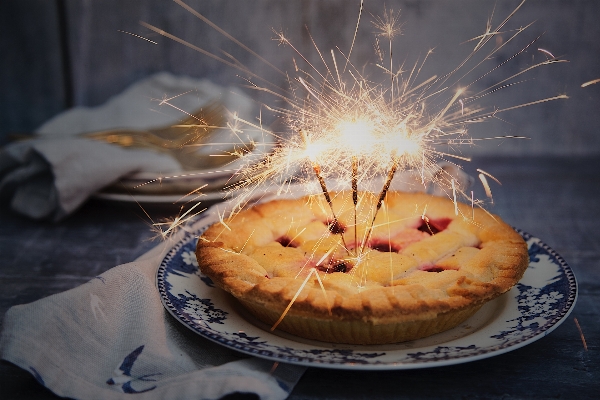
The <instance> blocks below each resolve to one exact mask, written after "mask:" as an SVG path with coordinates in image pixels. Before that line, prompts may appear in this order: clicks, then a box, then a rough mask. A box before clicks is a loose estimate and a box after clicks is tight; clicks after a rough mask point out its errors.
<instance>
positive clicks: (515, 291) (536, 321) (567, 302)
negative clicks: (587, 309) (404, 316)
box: [157, 227, 577, 370]
mask: <svg viewBox="0 0 600 400" xmlns="http://www.w3.org/2000/svg"><path fill="white" fill-rule="evenodd" d="M204 229H206V227H205V228H204ZM204 229H202V230H200V231H198V232H195V233H193V234H188V235H187V236H185V237H184V238H183V239H182V240H181V241H180V242H179V243H177V244H176V245H175V246H174V247H173V248H172V249H171V250H170V251H169V253H168V254H167V255H166V256H165V258H164V260H163V262H162V263H161V265H160V267H159V269H158V274H157V285H158V290H159V292H160V295H161V298H162V301H163V304H164V306H165V308H166V309H167V310H168V311H169V312H170V313H171V314H172V315H173V316H174V317H175V318H176V319H177V320H178V321H179V322H181V323H182V324H184V325H185V326H186V327H188V328H190V329H191V330H193V331H194V332H196V333H198V334H199V335H201V336H204V337H205V338H207V339H210V340H212V341H214V342H216V343H218V344H220V345H222V346H225V347H228V348H230V349H233V350H236V351H240V352H242V353H246V354H250V355H253V356H256V357H261V358H266V359H270V360H274V361H281V362H286V363H291V364H300V365H306V366H312V367H323V368H339V369H356V370H384V369H412V368H426V367H437V366H443V365H451V364H459V363H464V362H467V361H474V360H479V359H482V358H487V357H492V356H495V355H499V354H502V353H506V352H508V351H511V350H515V349H518V348H519V347H523V346H525V345H527V344H529V343H532V342H534V341H536V340H538V339H540V338H542V337H544V336H545V335H547V334H548V333H550V332H551V331H552V330H554V329H556V327H558V325H560V324H561V323H562V322H563V321H564V320H565V319H566V318H567V316H568V315H569V314H570V312H571V310H572V309H573V306H574V305H575V301H576V298H577V282H576V280H575V275H574V274H573V271H572V270H571V268H570V267H569V266H568V265H567V264H566V262H565V261H564V260H563V259H562V257H561V256H560V255H558V254H557V253H556V252H555V251H554V250H552V249H551V248H550V247H548V246H547V245H546V244H545V243H543V242H542V241H540V240H539V239H537V238H534V237H532V236H531V235H529V234H527V233H525V232H520V231H519V233H520V234H521V235H522V236H523V238H524V239H525V240H526V241H527V244H528V246H529V257H530V264H529V268H528V269H527V271H526V272H525V275H524V276H523V279H521V281H520V282H519V283H518V284H517V285H516V286H515V287H513V288H512V289H511V290H510V291H509V292H507V293H505V294H504V295H502V296H500V297H499V298H497V299H496V300H494V301H491V302H489V303H487V304H486V305H484V306H483V307H482V309H481V310H480V311H479V312H477V313H476V314H475V315H474V316H473V317H471V318H469V319H468V320H467V321H465V322H464V323H462V324H461V325H459V326H457V327H456V328H454V329H451V330H449V331H446V332H442V333H439V334H437V335H434V336H430V337H428V338H424V339H419V340H415V341H412V342H406V343H400V344H392V345H377V346H357V345H343V344H331V343H324V342H317V341H310V340H305V339H302V338H298V337H296V336H293V335H289V334H286V333H285V332H277V331H275V332H274V333H272V332H269V330H268V327H266V326H264V325H263V324H262V323H261V322H259V321H257V320H256V319H254V318H253V317H252V316H250V315H248V314H247V313H245V312H244V310H243V309H242V308H241V307H240V306H239V305H238V304H237V303H236V301H235V300H234V299H233V298H232V297H231V296H230V295H229V294H228V293H226V292H224V291H223V290H221V289H219V288H217V287H215V286H214V285H213V283H212V281H211V280H210V278H208V277H206V276H204V275H202V273H201V272H200V271H199V269H198V265H197V261H196V257H195V255H194V250H195V247H196V241H197V237H198V235H199V234H200V233H201V232H202V231H203V230H204Z"/></svg>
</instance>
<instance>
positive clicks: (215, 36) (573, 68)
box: [0, 0, 600, 156]
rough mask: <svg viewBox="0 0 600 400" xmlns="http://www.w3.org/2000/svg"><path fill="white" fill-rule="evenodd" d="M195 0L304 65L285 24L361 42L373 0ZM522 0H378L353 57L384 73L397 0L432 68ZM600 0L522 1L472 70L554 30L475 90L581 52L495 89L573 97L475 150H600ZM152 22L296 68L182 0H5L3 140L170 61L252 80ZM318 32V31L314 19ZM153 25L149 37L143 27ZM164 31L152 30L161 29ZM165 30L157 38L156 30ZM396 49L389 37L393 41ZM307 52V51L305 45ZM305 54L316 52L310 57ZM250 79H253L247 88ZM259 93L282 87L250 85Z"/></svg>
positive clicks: (500, 103)
mask: <svg viewBox="0 0 600 400" xmlns="http://www.w3.org/2000/svg"><path fill="white" fill-rule="evenodd" d="M186 4H187V5H189V6H190V7H191V8H193V9H194V10H196V11H197V12H199V13H201V14H202V15H203V16H205V17H206V18H208V19H209V20H211V21H213V22H214V23H216V24H217V25H218V26H220V27H221V28H222V29H223V30H225V31H227V32H228V33H230V34H231V35H232V36H234V37H235V38H237V39H239V40H240V41H241V42H243V43H244V44H246V45H247V46H248V47H249V48H251V49H252V50H254V51H256V52H257V53H258V54H260V55H261V56H263V57H265V58H266V59H267V60H269V62H271V63H272V64H273V65H274V66H276V67H277V68H279V69H281V70H283V71H289V72H291V73H293V72H294V64H293V61H292V59H293V57H294V54H293V52H292V51H291V49H290V48H289V47H287V46H280V45H279V43H278V42H277V41H276V40H274V38H275V37H276V34H275V33H274V32H273V29H274V30H275V31H280V30H283V31H284V32H285V33H286V35H287V36H288V37H289V39H290V40H291V41H292V43H293V44H294V45H295V46H296V47H297V48H298V50H299V51H300V52H302V53H303V54H304V55H306V57H307V58H308V59H309V60H310V61H311V62H315V63H318V53H317V52H316V51H315V50H314V47H313V45H312V43H311V36H312V38H313V39H314V41H315V43H316V44H317V46H318V47H319V49H320V50H321V51H322V52H323V53H326V54H329V51H330V49H336V48H339V50H340V51H341V52H343V53H346V54H347V53H348V50H349V48H350V45H351V42H352V36H353V34H354V29H355V24H356V20H357V16H358V11H359V5H360V1H359V0H353V1H348V0H286V1H283V0H253V1H236V0H186ZM519 4H520V1H513V0H499V1H497V2H491V1H480V0H452V1H439V0H386V1H379V0H365V2H364V10H363V15H362V21H361V25H360V27H359V30H358V35H357V40H356V44H355V47H354V49H353V52H352V56H351V61H352V62H353V63H354V65H355V66H356V67H357V68H358V69H363V68H364V70H365V71H374V72H376V73H378V74H379V73H380V72H379V71H378V69H377V68H374V67H373V64H374V63H375V62H377V57H376V56H375V50H374V43H375V36H376V35H375V33H374V32H375V27H374V26H373V24H372V21H373V20H374V19H375V18H376V16H378V15H379V16H381V15H382V14H383V11H384V7H385V8H387V9H388V11H389V10H390V9H393V10H394V12H398V11H399V12H400V24H401V27H402V34H401V35H399V36H397V37H396V38H395V39H394V62H395V64H396V65H400V64H402V63H403V64H404V65H405V67H404V68H405V69H409V68H410V67H412V66H413V65H414V64H415V63H417V62H419V60H423V58H424V56H425V54H426V53H427V51H428V50H429V49H434V52H433V54H432V55H431V56H430V57H429V58H428V60H427V62H426V63H425V66H424V69H423V71H422V72H421V76H422V77H423V79H425V78H427V77H429V76H431V75H433V74H437V75H443V74H444V73H447V72H450V71H451V70H452V69H453V68H454V67H456V66H457V65H458V64H459V63H460V62H461V61H462V60H463V59H464V58H465V57H466V56H468V54H469V53H470V52H471V51H472V49H473V48H474V46H475V44H476V41H471V42H469V41H468V40H469V39H472V38H475V37H477V36H478V35H481V34H483V33H484V32H485V31H486V27H487V23H488V21H491V22H492V27H495V26H497V25H498V23H499V22H501V21H502V20H503V19H504V18H505V17H506V16H507V15H509V14H510V13H511V12H512V10H514V9H515V8H516V7H517V6H518V5H519ZM599 16H600V2H597V1H595V0H570V1H566V0H530V1H527V2H526V3H525V4H524V5H523V6H522V7H521V9H520V10H519V11H518V12H517V14H516V15H515V16H514V18H513V19H512V20H511V22H510V24H509V25H507V26H506V27H505V29H504V30H505V31H506V32H505V33H503V34H502V35H500V36H499V37H498V38H496V39H495V40H496V42H497V43H496V44H499V43H501V41H502V40H507V39H508V38H509V37H510V35H511V32H513V33H514V30H515V29H518V28H520V27H524V26H526V25H528V24H529V23H531V22H534V23H533V25H532V26H530V27H529V28H528V29H527V30H526V32H525V33H523V34H521V35H519V36H518V38H517V39H515V40H514V41H513V42H511V43H510V44H509V45H507V46H505V47H504V48H502V50H500V51H499V52H497V53H496V54H494V55H493V56H492V57H490V59H489V60H487V61H486V63H485V65H484V66H482V67H480V68H479V69H478V72H477V73H474V74H472V75H469V76H468V77H466V78H465V80H464V82H465V83H470V82H471V81H473V79H472V78H475V77H478V76H481V75H483V74H484V73H485V72H487V71H490V70H493V69H494V68H495V67H497V66H498V65H500V64H501V63H503V62H505V61H506V60H508V59H510V58H511V57H512V56H513V55H514V54H515V53H517V52H519V51H520V50H521V49H522V48H524V47H526V46H527V45H528V44H529V43H530V42H531V41H532V40H534V39H535V38H537V37H538V36H539V35H542V36H541V37H540V38H539V40H538V41H537V42H535V43H534V44H533V45H532V46H530V47H529V48H528V49H527V51H525V52H524V53H523V54H521V55H519V57H517V58H516V59H514V60H511V61H510V62H507V63H506V65H503V66H502V67H501V68H499V69H498V71H494V73H491V74H489V75H486V76H485V77H484V78H483V79H481V80H480V81H479V82H477V84H475V85H474V86H473V87H472V89H473V90H476V91H477V90H482V89H484V88H486V87H489V86H491V85H493V84H495V83H497V82H499V81H500V80H501V79H503V78H506V77H508V76H510V75H511V74H515V73H517V72H519V71H521V70H523V69H526V68H527V67H529V66H531V65H533V64H535V63H536V62H540V61H544V60H546V59H549V58H550V57H549V56H548V54H547V53H544V52H542V51H540V50H538V49H544V50H547V51H549V52H551V54H552V55H554V56H556V57H558V58H561V59H566V60H569V62H568V63H560V64H554V65H549V66H544V67H543V68H538V69H536V70H534V71H532V72H531V73H528V74H525V75H524V76H523V77H522V78H519V79H517V80H518V81H525V82H523V84H519V85H516V87H514V88H511V89H510V90H501V91H499V92H498V93H495V94H494V95H493V96H490V99H489V100H486V101H487V102H488V103H487V104H486V105H487V106H489V107H507V106H511V105H517V104H521V103H527V102H530V101H535V100H538V99H543V98H546V97H552V96H556V95H561V94H566V95H568V96H569V99H568V100H558V101H553V102H548V103H544V104H541V105H536V106H531V107H525V108H519V109H516V110H513V111H511V112H508V113H504V114H502V116H501V117H499V118H497V119H493V120H492V121H490V122H489V123H484V124H477V125H475V126H473V127H472V128H471V130H470V132H471V134H472V135H473V136H480V137H483V136H497V135H523V136H527V137H529V138H531V140H501V141H495V142H493V143H489V142H488V143H483V144H480V145H477V146H474V147H473V148H472V149H471V150H469V152H470V153H471V152H472V153H473V154H490V153H493V154H499V155H504V154H507V155H508V154H511V155H525V154H532V155H568V156H578V155H593V154H597V153H598V152H599V151H600V135H598V127H600V83H598V84H592V85H589V86H586V87H582V86H581V85H582V84H584V83H586V82H589V81H592V80H594V79H597V78H600V42H599V41H598V38H599V37H600V24H598V17H599ZM140 21H141V22H144V23H147V24H150V25H153V26H155V27H157V28H160V29H163V30H164V31H166V32H168V33H170V34H172V35H174V36H176V37H178V38H181V39H182V40H184V41H186V42H189V43H190V44H192V45H194V46H198V47H201V48H203V49H205V50H207V51H209V52H212V53H214V54H216V55H218V56H223V55H224V53H225V52H226V53H228V54H230V55H231V56H232V57H233V58H235V59H236V60H238V61H239V62H240V63H241V64H243V65H245V66H246V67H248V69H249V70H251V71H253V72H255V73H257V74H258V75H261V76H264V77H266V78H267V79H268V80H269V81H271V82H273V83H274V84H276V85H278V86H281V87H285V86H286V82H285V78H284V77H283V76H281V75H279V74H277V73H274V72H273V70H272V69H270V67H268V66H266V65H265V64H264V63H263V62H262V61H260V60H259V59H257V58H256V57H254V56H253V55H251V54H250V53H248V52H247V51H245V50H243V49H242V48H241V47H239V46H237V45H236V44H234V43H233V42H232V41H230V40H229V39H227V38H226V37H224V36H223V35H222V34H220V33H219V32H217V31H216V30H214V29H213V28H211V27H210V26H209V25H207V24H206V23H205V22H203V21H201V20H200V19H198V18H197V17H196V16H194V15H193V14H192V13H190V12H189V11H187V10H186V9H184V7H182V6H181V5H179V4H177V3H176V2H173V1H169V0H128V1H120V0H104V1H91V0H52V1H49V0H23V1H2V2H0V54H2V57H1V59H0V63H1V71H2V73H1V74H0V104H1V105H2V106H1V107H0V144H6V143H7V142H8V141H9V140H10V138H11V137H13V136H14V135H18V134H23V133H30V132H32V131H33V130H34V129H35V128H36V127H38V126H39V125H40V124H42V123H43V122H44V121H46V120H48V119H49V118H51V117H53V116H54V115H56V114H58V113H60V112H61V111H63V110H65V109H68V108H71V107H74V106H97V105H100V104H102V103H103V102H105V101H106V100H107V99H109V98H110V97H111V96H114V95H116V94H118V93H120V92H121V91H123V90H124V89H125V88H127V87H128V86H129V85H131V84H132V83H134V82H136V81H138V80H140V79H142V78H144V77H146V76H149V75H151V74H154V73H156V72H160V71H169V72H172V73H174V74H178V75H187V76H191V77H196V78H203V77H206V78H209V79H211V80H212V81H214V82H215V83H218V84H221V85H225V86H228V85H239V86H240V87H243V86H244V85H245V84H246V81H245V80H244V79H243V78H245V77H246V75H247V74H246V75H245V74H244V73H240V72H239V71H237V70H235V69H233V68H230V67H227V66H224V65H223V64H222V63H220V62H218V61H215V60H213V59H211V58H209V57H207V56H206V55H203V54H200V53H199V52H197V51H194V50H193V49H191V48H190V47H188V46H186V45H184V44H182V43H178V42H176V41H173V40H171V39H169V38H166V37H163V36H161V35H159V34H157V33H155V32H153V31H152V30H150V29H148V28H147V27H144V26H143V25H141V24H140ZM308 32H310V35H309V33H308ZM135 35H139V36H141V37H143V38H145V39H148V40H145V39H142V38H139V37H136V36H135ZM151 41H152V42H151ZM153 42H154V43H153ZM381 47H382V48H383V49H386V46H385V45H383V44H382V45H381ZM295 59H296V61H297V62H298V63H299V64H301V60H300V59H299V57H298V56H296V57H295ZM300 67H301V68H304V67H305V66H304V65H300ZM242 90H245V89H243V88H242ZM247 93H248V94H249V95H250V96H252V97H254V98H255V99H256V100H257V101H259V102H269V103H271V104H276V101H275V99H274V98H273V97H268V96H265V95H264V94H259V93H257V92H256V91H247Z"/></svg>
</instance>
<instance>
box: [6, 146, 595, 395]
mask: <svg viewBox="0 0 600 400" xmlns="http://www.w3.org/2000/svg"><path fill="white" fill-rule="evenodd" d="M475 168H481V169H483V170H485V171H488V172H490V173H492V174H493V175H494V176H496V177H497V178H498V179H499V180H500V181H501V182H502V185H501V186H499V185H497V184H494V185H493V186H492V190H493V192H494V203H495V204H494V205H493V206H492V207H490V208H489V209H490V210H491V211H492V212H494V213H496V214H499V215H500V216H501V217H502V218H503V219H504V220H505V221H506V222H508V223H509V224H511V225H513V226H516V227H519V228H521V229H523V230H524V231H526V232H529V233H531V234H533V235H534V236H536V237H538V238H540V239H542V240H543V241H544V242H546V243H547V244H548V245H549V246H550V247H552V248H553V249H554V250H556V251H557V252H558V253H559V254H560V255H562V256H563V257H564V259H565V260H566V261H567V263H568V264H569V265H570V266H571V267H572V268H573V270H574V272H575V275H576V277H577V280H578V283H579V299H578V301H577V305H576V306H575V309H574V311H573V312H572V314H571V315H570V316H569V317H568V318H567V319H566V320H565V321H564V323H563V324H562V325H561V326H560V327H558V328H557V329H556V330H555V331H553V332H552V333H550V334H549V335H548V336H546V337H544V338H542V339H540V340H538V341H536V342H534V343H532V344H530V345H527V346H525V347H523V348H520V349H517V350H514V351H511V352H509V353H506V354H503V355H499V356H496V357H492V358H488V359H485V360H480V361H475V362H469V363H465V364H459V365H454V366H448V367H437V368H427V369H416V370H405V371H376V372H357V371H343V370H330V369H318V368H309V369H308V370H307V371H306V373H305V375H304V376H303V377H302V379H301V380H300V382H299V383H298V385H297V386H296V387H295V389H294V390H293V392H292V394H291V395H290V397H289V398H290V399H347V398H356V399H392V398H393V399H403V398H407V399H408V398H410V399H437V398H449V399H458V398H460V399H500V398H502V399H523V398H574V399H575V398H576V399H585V398H589V399H592V398H600V357H599V356H600V348H599V346H598V342H599V341H600V237H599V235H598V231H596V228H598V227H600V157H596V158H481V159H475V160H473V161H472V162H471V163H469V164H467V165H465V170H466V171H467V172H469V173H471V174H476V172H475ZM479 186H480V185H479ZM477 190H481V189H480V188H478V189H477ZM479 195H480V196H482V195H483V190H481V192H480V193H479ZM147 211H148V212H149V213H150V214H151V215H152V216H153V217H154V218H160V217H161V216H163V217H164V216H169V215H173V213H174V212H175V211H176V209H173V208H170V207H150V208H148V209H147ZM0 220H1V221H2V223H1V224H0V255H1V258H0V260H1V261H0V315H2V316H3V315H4V313H5V312H6V310H7V309H8V308H9V307H11V306H13V305H16V304H22V303H28V302H32V301H34V300H37V299H40V298H43V297H46V296H48V295H51V294H53V293H58V292H61V291H64V290H67V289H70V288H72V287H75V286H78V285H80V284H83V283H85V282H87V281H88V280H90V279H91V278H93V277H94V276H97V275H98V274H100V273H102V272H104V271H106V270H108V269H110V268H111V267H114V266H116V265H118V264H121V263H125V262H128V261H131V260H133V259H134V258H136V257H137V256H139V255H141V254H143V253H144V252H145V251H146V250H148V249H150V248H151V247H152V246H153V245H154V244H153V243H152V242H150V241H147V239H148V238H149V237H150V236H152V233H151V232H150V229H149V227H148V218H147V217H146V216H145V215H144V213H143V212H142V210H141V209H140V208H139V207H138V206H137V205H133V204H119V203H110V202H100V201H91V202H89V203H87V204H86V205H85V206H84V207H82V208H81V209H80V210H78V211H77V212H76V213H75V214H73V215H72V216H70V217H69V218H67V219H66V220H64V221H62V222H60V223H50V222H38V221H32V220H28V219H26V218H23V217H20V216H18V215H15V214H13V213H11V212H10V211H8V210H7V209H6V207H5V206H4V208H2V209H1V210H0ZM576 320H577V321H578V323H579V326H580V327H581V331H582V332H583V335H584V338H585V343H586V345H587V347H585V346H584V341H583V340H582V336H581V334H580V331H579V329H578V327H577V324H576V322H575V321H576ZM0 398H2V399H50V398H56V396H54V395H53V394H52V393H51V392H49V391H48V390H47V389H45V388H43V387H42V386H40V385H39V384H37V382H36V381H35V379H34V378H33V377H32V376H31V375H30V374H29V373H28V372H26V371H24V370H21V369H19V368H17V367H15V366H13V365H12V364H9V363H7V362H2V363H0Z"/></svg>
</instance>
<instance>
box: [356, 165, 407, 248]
mask: <svg viewBox="0 0 600 400" xmlns="http://www.w3.org/2000/svg"><path fill="white" fill-rule="evenodd" d="M398 164H399V163H398V159H397V158H396V157H395V156H394V157H393V160H392V166H391V167H390V170H389V171H388V175H387V178H386V180H385V183H384V184H383V188H382V189H381V192H379V198H378V199H377V205H376V206H375V213H374V214H373V219H372V220H371V224H370V225H369V230H368V231H367V235H366V236H365V240H364V242H363V244H362V246H361V249H360V252H361V253H362V252H364V250H365V246H366V245H367V242H368V241H369V239H370V238H371V233H373V226H374V225H375V218H377V213H379V210H380V209H381V205H382V204H383V200H384V199H385V196H386V195H387V192H388V190H389V188H390V185H391V184H392V179H394V175H395V174H396V171H397V170H398V166H399V165H398Z"/></svg>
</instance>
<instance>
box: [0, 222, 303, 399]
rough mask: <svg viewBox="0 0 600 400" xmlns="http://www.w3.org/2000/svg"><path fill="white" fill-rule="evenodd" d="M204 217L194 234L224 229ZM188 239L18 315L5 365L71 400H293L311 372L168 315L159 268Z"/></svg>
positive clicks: (3, 347)
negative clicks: (255, 399) (225, 399)
mask: <svg viewBox="0 0 600 400" xmlns="http://www.w3.org/2000/svg"><path fill="white" fill-rule="evenodd" d="M205 215H206V216H205V217H204V218H202V219H201V220H200V221H198V222H197V223H196V225H194V226H192V227H190V229H195V227H199V226H203V225H204V224H207V223H209V222H211V221H212V222H214V221H215V220H216V217H215V213H210V212H209V213H206V214H205ZM210 218H212V219H210ZM200 224H202V225H200ZM183 233H184V231H181V232H180V233H179V234H177V235H175V236H174V237H173V239H172V241H171V242H165V243H161V244H159V245H158V246H156V247H155V248H154V249H153V250H151V251H150V252H148V253H147V254H145V255H143V256H141V257H140V258H138V259H137V260H135V261H134V262H131V263H128V264H123V265H120V266H117V267H115V268H112V269H110V270H108V271H107V272H105V273H103V274H102V275H100V276H97V277H95V278H93V279H92V280H90V281H89V282H87V283H85V284H83V285H81V286H79V287H77V288H74V289H72V290H69V291H66V292H63V293H59V294H56V295H52V296H49V297H47V298H44V299H41V300H38V301H36V302H34V303H31V304H25V305H18V306H14V307H12V308H11V309H9V310H8V312H7V313H6V315H5V317H4V321H3V331H2V334H1V336H0V357H1V358H2V359H4V360H7V361H9V362H11V363H13V364H15V365H17V366H19V367H21V368H23V369H24V370H26V371H28V372H30V373H31V374H33V376H34V377H35V378H36V379H37V381H38V382H39V383H40V384H42V385H44V386H46V387H47V388H48V389H50V390H51V391H52V392H54V393H55V394H57V395H59V396H64V397H68V398H85V399H131V398H132V394H136V395H135V396H134V397H135V398H136V399H172V400H177V399H207V400H208V399H218V398H221V397H222V396H225V395H227V394H231V393H235V392H241V393H255V394H256V395H258V396H259V398H261V399H268V400H281V399H285V398H286V397H287V396H288V395H289V393H290V392H291V390H292V389H293V387H294V385H295V384H296V383H297V382H298V380H299V379H300V377H301V376H302V374H303V373H304V371H305V367H302V366H293V365H289V364H284V363H277V364H275V363H274V362H273V361H268V360H263V359H259V358H253V357H249V356H245V355H242V354H240V353H237V352H234V351H233V350H230V349H227V348H225V347H222V346H220V345H218V344H215V343H213V342H211V341H209V340H207V339H205V338H203V337H200V336H199V335H196V334H195V333H193V332H192V331H190V330H188V329H187V328H186V327H184V326H183V325H181V324H180V323H179V322H177V321H176V320H175V319H174V318H173V317H171V316H170V315H169V314H168V313H167V311H166V310H165V309H164V307H163V305H162V303H161V299H160V295H159V292H158V289H157V288H156V273H157V268H158V266H159V265H160V263H161V261H162V259H163V258H164V255H165V254H166V253H167V251H168V250H169V249H170V245H172V244H173V243H177V241H178V240H179V239H180V238H181V237H182V235H183Z"/></svg>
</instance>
